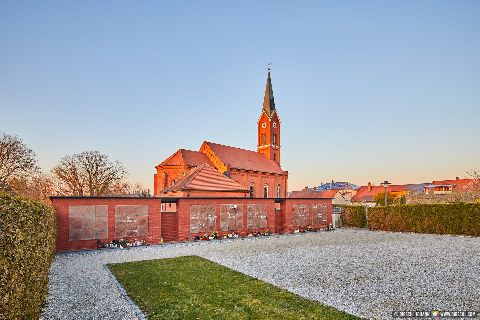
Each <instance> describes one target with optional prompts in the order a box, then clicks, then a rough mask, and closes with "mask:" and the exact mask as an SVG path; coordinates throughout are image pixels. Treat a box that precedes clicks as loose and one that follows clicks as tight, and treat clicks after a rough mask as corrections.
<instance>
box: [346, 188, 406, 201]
mask: <svg viewBox="0 0 480 320" xmlns="http://www.w3.org/2000/svg"><path fill="white" fill-rule="evenodd" d="M384 190H385V188H384V187H383V186H371V190H369V187H368V186H361V187H360V188H359V189H358V190H357V193H356V194H355V195H354V196H353V197H352V200H351V201H352V202H363V201H368V202H373V201H374V197H375V195H377V194H378V193H380V192H383V191H384ZM387 190H388V191H389V192H402V191H406V185H394V184H391V185H389V186H388V188H387Z"/></svg>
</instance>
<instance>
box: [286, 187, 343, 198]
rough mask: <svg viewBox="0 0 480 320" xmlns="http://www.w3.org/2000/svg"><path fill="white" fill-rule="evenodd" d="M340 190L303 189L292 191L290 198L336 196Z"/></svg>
mask: <svg viewBox="0 0 480 320" xmlns="http://www.w3.org/2000/svg"><path fill="white" fill-rule="evenodd" d="M338 191H340V190H336V189H332V190H322V191H315V190H301V191H292V193H291V195H290V198H328V199H330V198H334V197H335V195H336V194H337V192H338Z"/></svg>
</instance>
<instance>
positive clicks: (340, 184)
mask: <svg viewBox="0 0 480 320" xmlns="http://www.w3.org/2000/svg"><path fill="white" fill-rule="evenodd" d="M358 188H359V187H358V186H357V185H355V184H353V183H350V182H346V181H333V180H332V182H328V183H320V185H319V186H318V187H316V188H315V190H317V191H321V190H357V189H358Z"/></svg>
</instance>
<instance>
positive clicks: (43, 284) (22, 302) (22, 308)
mask: <svg viewBox="0 0 480 320" xmlns="http://www.w3.org/2000/svg"><path fill="white" fill-rule="evenodd" d="M55 240H56V220H55V211H54V209H53V208H52V207H49V206H47V205H45V204H42V203H40V202H38V201H35V200H30V199H27V198H22V197H17V196H14V195H11V194H5V193H0V319H37V318H38V317H39V315H40V313H41V310H42V305H43V303H44V301H45V298H46V295H47V290H48V271H49V269H50V264H51V262H52V258H53V255H54V253H55Z"/></svg>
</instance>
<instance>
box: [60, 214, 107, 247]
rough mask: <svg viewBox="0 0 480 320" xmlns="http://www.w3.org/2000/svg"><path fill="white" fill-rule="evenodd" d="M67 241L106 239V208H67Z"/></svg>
mask: <svg viewBox="0 0 480 320" xmlns="http://www.w3.org/2000/svg"><path fill="white" fill-rule="evenodd" d="M68 217H69V225H68V230H69V233H68V239H69V241H78V240H93V239H105V238H108V206H69V208H68Z"/></svg>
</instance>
